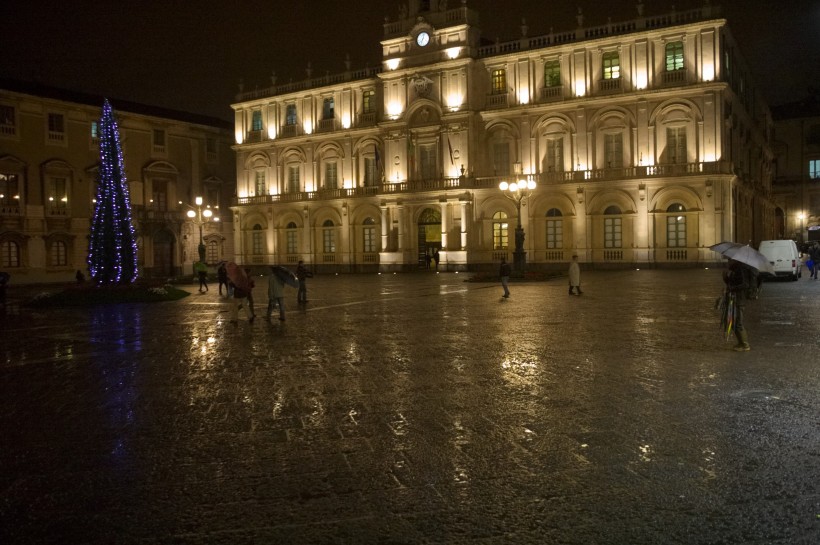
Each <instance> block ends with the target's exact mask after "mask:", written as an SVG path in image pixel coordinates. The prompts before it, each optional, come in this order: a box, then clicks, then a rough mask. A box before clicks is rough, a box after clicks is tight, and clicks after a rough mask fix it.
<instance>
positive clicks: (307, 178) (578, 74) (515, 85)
mask: <svg viewBox="0 0 820 545" xmlns="http://www.w3.org/2000/svg"><path fill="white" fill-rule="evenodd" d="M432 4H436V5H435V6H431V2H427V1H418V0H414V1H411V2H409V6H408V7H404V8H402V10H401V12H400V14H399V17H398V19H397V20H395V21H388V22H386V23H385V24H384V38H383V40H382V41H381V49H382V52H383V63H382V65H381V66H380V67H378V68H375V69H370V70H361V71H353V70H351V69H350V66H349V64H350V63H349V62H348V63H346V64H347V66H346V70H345V71H344V72H342V73H340V74H338V75H326V76H322V77H313V74H312V73H311V70H310V68H308V70H307V79H306V80H304V81H301V82H293V83H288V84H277V82H276V80H275V78H273V81H272V86H270V87H269V88H266V89H257V90H254V91H250V92H242V91H241V90H240V94H239V95H238V97H237V102H236V103H235V104H233V105H232V107H233V109H234V110H235V117H236V122H235V135H234V137H235V145H234V149H235V150H236V159H237V161H236V167H237V198H236V200H235V201H234V203H233V204H234V205H233V207H232V210H233V211H234V237H235V242H234V247H235V251H236V255H237V260H238V261H240V262H242V263H246V264H265V263H290V264H293V263H296V262H297V261H298V260H300V259H302V260H304V261H305V262H306V263H309V264H311V265H312V266H313V267H314V268H315V269H317V270H320V271H321V270H326V271H360V270H382V271H389V270H407V269H411V268H416V267H423V266H426V261H427V256H430V255H433V254H435V253H436V252H438V254H439V257H440V260H441V265H440V267H441V268H442V269H446V270H478V269H482V268H489V267H490V266H493V267H495V265H494V264H497V263H498V261H499V260H500V258H501V257H506V258H507V259H508V260H510V252H511V249H512V247H513V244H512V242H513V241H514V240H515V238H516V237H515V231H516V229H515V227H516V226H517V224H518V222H519V221H520V223H521V229H522V233H523V234H524V236H523V237H522V239H523V240H522V243H523V246H524V249H525V250H526V252H527V266H528V268H531V269H532V268H550V267H559V268H564V267H565V264H566V263H567V262H568V261H569V260H570V258H571V256H572V255H573V254H574V253H577V254H578V255H579V257H580V259H581V261H585V262H588V263H590V262H591V263H594V264H595V265H596V266H612V267H620V266H633V265H636V264H639V265H643V266H646V265H650V266H692V265H695V264H699V263H708V262H714V260H715V257H716V256H715V255H714V254H713V252H711V251H710V250H709V249H708V247H709V245H711V244H714V243H715V242H719V241H722V240H736V241H744V242H746V241H754V242H756V241H759V240H762V239H767V238H771V237H772V236H773V229H774V227H773V226H774V219H773V210H774V207H773V204H772V201H771V183H772V151H771V135H772V121H771V116H770V113H769V110H768V107H767V106H766V104H765V103H764V101H763V100H762V99H761V97H760V96H759V95H758V93H757V92H756V90H755V88H754V87H753V85H752V82H751V79H750V71H749V70H748V68H747V66H746V64H745V63H744V60H743V58H742V55H741V53H740V50H739V49H738V46H737V44H736V43H735V41H734V40H733V38H732V34H731V32H730V31H729V27H728V25H727V21H726V20H725V19H723V18H722V17H721V12H720V10H719V8H718V7H716V6H711V5H710V3H709V2H705V4H704V7H702V8H700V9H694V10H691V11H683V12H673V13H668V14H662V15H657V16H649V15H646V14H644V13H643V4H642V2H640V1H639V2H638V5H637V8H638V13H637V17H635V18H634V19H631V20H625V21H623V22H618V23H614V22H609V23H607V24H605V25H603V26H595V27H589V26H586V24H585V21H584V19H583V15H582V14H580V13H579V16H578V27H577V28H576V29H574V30H570V31H567V32H561V33H557V32H556V33H551V34H548V35H543V36H532V37H530V36H529V35H528V28H527V26H526V25H522V27H521V29H520V33H521V35H520V37H519V38H517V39H515V40H512V41H509V42H503V43H502V42H494V43H488V42H486V41H483V40H482V39H481V36H480V30H479V14H478V13H476V12H475V11H474V10H472V9H470V8H468V7H467V6H466V4H464V3H461V4H458V3H456V2H452V3H451V4H457V6H454V7H452V9H448V8H447V7H446V3H444V2H441V3H438V2H434V3H432ZM374 45H375V44H374ZM520 180H524V181H533V182H536V184H537V186H536V188H535V189H534V190H532V191H531V193H530V195H529V196H527V197H525V198H523V199H522V200H520V201H518V202H515V201H513V200H511V199H508V198H505V196H504V195H503V194H502V192H501V191H500V190H499V183H500V182H502V181H507V182H518V181H520ZM519 210H520V216H519Z"/></svg>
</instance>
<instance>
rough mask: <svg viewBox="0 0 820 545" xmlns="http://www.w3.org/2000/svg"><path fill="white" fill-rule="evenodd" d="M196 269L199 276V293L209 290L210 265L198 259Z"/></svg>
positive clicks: (195, 264)
mask: <svg viewBox="0 0 820 545" xmlns="http://www.w3.org/2000/svg"><path fill="white" fill-rule="evenodd" d="M194 270H195V271H196V275H197V277H198V278H199V293H202V292H203V291H208V266H207V265H206V264H205V263H203V262H202V261H197V262H196V263H194ZM203 288H204V289H203Z"/></svg>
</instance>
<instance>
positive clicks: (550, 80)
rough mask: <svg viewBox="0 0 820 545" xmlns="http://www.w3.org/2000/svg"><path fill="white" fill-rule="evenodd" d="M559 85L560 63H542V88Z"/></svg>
mask: <svg viewBox="0 0 820 545" xmlns="http://www.w3.org/2000/svg"><path fill="white" fill-rule="evenodd" d="M560 85H561V63H560V62H559V61H557V60H555V61H547V62H546V63H544V87H558V86H560Z"/></svg>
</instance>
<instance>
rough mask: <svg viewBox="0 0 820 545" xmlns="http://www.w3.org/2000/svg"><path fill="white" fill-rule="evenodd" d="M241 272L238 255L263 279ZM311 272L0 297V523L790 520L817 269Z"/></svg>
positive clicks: (592, 535) (156, 531)
mask: <svg viewBox="0 0 820 545" xmlns="http://www.w3.org/2000/svg"><path fill="white" fill-rule="evenodd" d="M260 280H261V279H260ZM464 280H465V275H456V274H426V273H419V274H404V275H401V274H400V275H357V276H320V277H316V278H314V279H312V280H311V281H310V283H309V299H310V301H309V303H308V304H307V305H305V306H301V307H300V306H297V304H296V301H295V298H296V291H295V290H291V291H290V292H289V293H288V298H287V307H288V309H287V310H288V313H287V320H286V321H285V322H284V323H280V322H279V321H278V320H274V321H273V322H272V323H269V322H266V321H265V320H264V319H262V318H263V315H264V311H265V306H266V301H264V296H265V290H264V288H263V287H262V286H263V285H264V282H258V283H257V284H258V287H257V288H256V290H255V297H256V307H257V313H258V315H259V318H257V320H255V321H254V323H249V322H248V321H247V319H246V318H245V316H244V315H243V314H242V313H240V321H239V323H238V324H231V323H229V322H228V311H227V310H228V309H227V305H226V302H225V300H224V299H222V298H220V297H219V296H218V295H217V294H216V290H211V291H210V292H208V293H207V294H202V295H200V294H198V293H196V292H195V290H194V289H193V288H192V289H191V291H192V292H193V293H192V295H191V296H190V297H187V298H185V299H183V300H181V301H177V302H173V303H161V304H152V305H112V306H104V307H96V308H89V309H50V310H43V309H36V310H33V309H26V308H20V307H19V305H17V304H16V303H14V302H12V304H11V305H10V306H9V308H8V309H7V311H6V313H5V314H4V315H2V317H0V436H2V448H0V543H3V544H6V543H9V544H17V543H26V544H27V543H38V544H41V543H54V544H56V543H61V544H65V543H69V544H71V543H91V544H97V543H99V544H104V543H118V544H119V543H123V544H132V543H133V544H149V543H174V544H200V543H203V544H205V543H207V544H222V543H224V544H238V543H249V544H251V543H253V544H256V543H259V544H269V543H288V544H290V543H296V544H301V543H305V544H313V543H319V544H323V543H328V544H336V543H339V544H348V543H350V544H356V543H362V544H367V543H379V544H382V543H408V544H502V543H504V544H508V543H547V544H550V543H556V544H598V543H600V544H609V543H612V544H658V543H681V544H717V543H727V544H729V543H744V544H746V543H748V544H761V545H762V544H772V543H773V544H802V543H805V544H814V543H818V542H820V433H818V432H820V430H819V429H818V417H817V415H818V414H820V412H819V411H818V409H819V408H820V401H818V394H817V392H818V391H820V371H818V364H817V354H818V345H819V344H820V331H818V330H820V325H819V324H818V321H817V320H815V319H813V318H812V317H813V316H817V315H818V297H819V296H820V283H819V282H815V281H812V280H809V279H807V278H804V279H802V280H800V281H798V282H772V283H767V284H765V287H764V290H763V295H762V297H761V299H760V300H759V301H757V302H754V303H751V304H750V307H749V312H748V315H747V322H748V328H749V333H750V340H751V343H752V347H753V350H752V351H751V352H748V353H735V352H733V351H731V350H730V349H729V348H730V347H731V344H732V343H730V342H726V341H725V340H724V339H723V338H722V337H721V334H720V332H719V330H718V316H717V312H716V311H715V310H714V308H713V305H714V300H715V298H716V297H717V296H718V295H719V293H720V291H721V286H722V283H721V280H720V272H719V271H715V270H685V271H657V270H640V271H638V270H635V271H609V272H586V271H585V272H584V273H583V282H584V295H583V296H580V297H578V296H574V297H570V296H568V295H567V293H566V292H567V288H566V284H565V280H562V279H555V280H551V281H547V282H533V283H513V284H512V285H511V291H512V296H511V298H510V299H508V300H505V299H502V298H501V297H500V295H501V287H500V286H499V285H496V284H481V283H468V282H464Z"/></svg>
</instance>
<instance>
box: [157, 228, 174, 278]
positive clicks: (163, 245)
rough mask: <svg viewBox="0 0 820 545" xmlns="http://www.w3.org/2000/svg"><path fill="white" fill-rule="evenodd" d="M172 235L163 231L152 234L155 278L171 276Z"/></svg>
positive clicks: (172, 258)
mask: <svg viewBox="0 0 820 545" xmlns="http://www.w3.org/2000/svg"><path fill="white" fill-rule="evenodd" d="M173 272H174V235H172V234H171V233H170V232H168V231H167V230H165V229H162V230H160V231H157V232H156V233H154V274H153V276H157V277H166V278H167V277H169V276H173Z"/></svg>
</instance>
